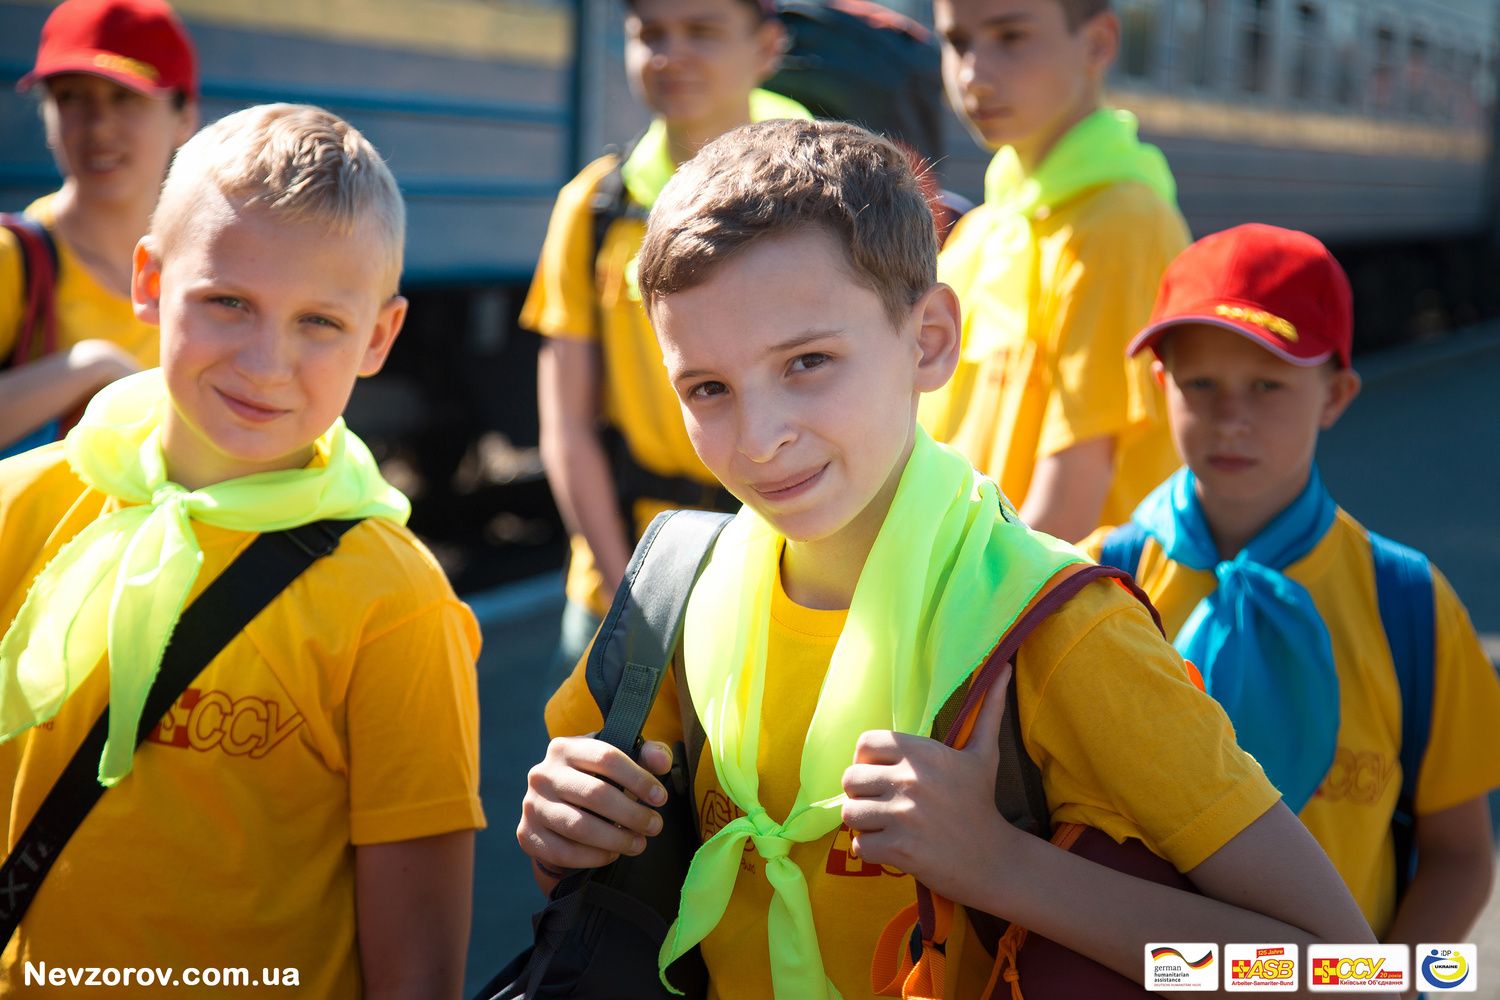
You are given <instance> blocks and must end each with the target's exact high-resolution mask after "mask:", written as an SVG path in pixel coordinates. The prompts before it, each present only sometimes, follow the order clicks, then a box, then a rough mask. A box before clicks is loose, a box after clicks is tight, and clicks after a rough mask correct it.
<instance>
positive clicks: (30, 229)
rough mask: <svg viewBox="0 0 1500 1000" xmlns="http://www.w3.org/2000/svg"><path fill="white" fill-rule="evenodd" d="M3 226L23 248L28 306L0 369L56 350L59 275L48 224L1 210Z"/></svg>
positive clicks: (54, 242) (24, 309)
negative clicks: (56, 292)
mask: <svg viewBox="0 0 1500 1000" xmlns="http://www.w3.org/2000/svg"><path fill="white" fill-rule="evenodd" d="M0 229H5V230H8V231H9V232H10V233H11V235H12V236H14V237H15V239H16V243H17V244H19V246H20V248H21V288H22V294H23V296H24V299H25V306H24V308H23V309H22V311H21V326H20V328H19V329H18V330H17V331H16V341H15V345H14V348H13V349H12V351H11V353H10V356H9V357H8V358H4V359H0V369H3V368H8V367H12V366H14V365H20V364H24V363H26V362H27V361H30V360H32V358H33V357H45V356H46V355H48V354H51V353H52V352H53V351H54V350H56V349H57V309H56V301H55V299H56V296H55V291H56V288H57V277H58V254H57V241H56V240H54V239H53V238H52V233H51V231H50V230H48V229H47V227H46V226H44V225H42V224H41V223H40V222H38V221H37V220H36V219H33V218H31V217H30V216H26V215H12V214H9V213H0Z"/></svg>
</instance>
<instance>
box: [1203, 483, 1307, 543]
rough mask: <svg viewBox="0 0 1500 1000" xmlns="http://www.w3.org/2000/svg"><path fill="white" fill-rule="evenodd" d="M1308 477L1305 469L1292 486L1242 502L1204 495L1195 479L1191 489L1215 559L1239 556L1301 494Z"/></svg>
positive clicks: (1205, 493)
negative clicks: (1211, 544)
mask: <svg viewBox="0 0 1500 1000" xmlns="http://www.w3.org/2000/svg"><path fill="white" fill-rule="evenodd" d="M1311 476H1312V470H1311V469H1308V470H1307V473H1306V474H1305V475H1304V476H1302V478H1301V479H1300V480H1296V481H1295V487H1287V488H1285V489H1282V490H1278V491H1275V492H1273V493H1268V494H1266V495H1265V496H1264V497H1255V498H1253V499H1250V500H1243V501H1241V500H1232V499H1226V498H1224V497H1216V496H1214V495H1212V494H1210V493H1207V492H1206V491H1205V490H1204V489H1203V481H1202V480H1198V481H1197V484H1196V486H1195V489H1196V490H1197V493H1198V502H1199V504H1200V506H1201V507H1202V509H1203V520H1204V521H1205V522H1206V523H1207V525H1208V533H1209V535H1210V536H1211V537H1212V538H1213V540H1214V547H1215V548H1216V549H1218V552H1219V558H1220V559H1233V558H1234V557H1235V556H1237V555H1239V553H1240V551H1241V550H1242V549H1244V547H1245V546H1246V545H1249V544H1250V542H1251V541H1253V540H1254V539H1255V537H1256V536H1257V535H1259V534H1260V533H1261V532H1262V531H1264V530H1265V528H1266V525H1268V524H1270V523H1271V522H1272V521H1274V520H1275V519H1276V517H1277V515H1279V514H1280V513H1281V512H1282V511H1284V510H1286V509H1287V508H1288V507H1290V506H1291V505H1292V503H1293V502H1294V501H1296V499H1297V498H1298V497H1299V496H1301V495H1302V491H1303V490H1305V489H1306V488H1307V483H1308V480H1309V478H1311Z"/></svg>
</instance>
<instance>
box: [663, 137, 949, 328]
mask: <svg viewBox="0 0 1500 1000" xmlns="http://www.w3.org/2000/svg"><path fill="white" fill-rule="evenodd" d="M808 229H822V230H824V231H826V232H827V233H828V234H829V235H831V236H832V237H833V238H834V240H835V241H836V242H837V243H838V245H839V247H840V248H842V249H843V251H844V264H845V266H846V270H847V271H848V273H849V276H850V277H851V278H853V279H854V280H855V281H856V282H858V283H859V284H861V285H863V286H864V287H866V288H868V289H870V290H871V291H872V292H874V293H875V294H876V295H878V296H880V300H881V304H882V305H883V306H884V307H885V311H886V315H887V316H889V317H890V320H891V323H892V325H899V324H900V323H902V322H903V321H904V320H905V318H906V316H907V315H908V314H909V313H910V312H911V307H912V306H913V305H914V304H915V303H916V301H917V300H918V299H919V298H921V297H922V295H923V294H924V293H925V292H926V291H927V290H928V289H929V288H931V287H932V286H933V284H934V282H936V281H937V238H936V235H935V233H934V230H933V221H932V210H931V208H929V207H928V204H927V199H926V197H925V196H924V195H923V194H922V189H921V187H920V186H919V185H918V183H917V179H916V177H915V176H913V174H912V171H911V167H910V165H909V163H908V161H907V158H906V155H905V154H904V153H902V152H901V151H900V150H899V149H897V148H896V147H895V146H894V145H893V144H892V143H890V142H888V141H886V140H885V139H882V138H880V137H879V136H876V135H873V134H871V133H870V132H867V131H865V130H864V129H862V128H859V127H858V126H856V125H848V124H845V123H843V122H828V121H790V120H777V121H764V122H757V123H755V124H752V125H744V126H741V127H740V128H737V129H734V130H733V131H731V132H726V133H725V134H724V135H722V136H720V137H719V138H717V139H715V140H714V141H713V142H710V143H709V144H708V145H706V146H704V147H703V149H702V150H701V151H700V152H699V153H698V155H697V156H695V157H693V158H692V159H691V160H689V161H688V162H687V163H684V164H683V165H682V166H681V168H679V169H678V171H677V173H676V175H675V176H674V177H673V178H672V181H671V183H669V184H668V185H667V187H666V190H664V191H663V192H662V195H661V197H660V198H659V199H658V200H657V203H656V207H655V208H654V209H652V212H651V219H650V222H649V223H648V224H647V227H646V242H645V245H644V246H643V247H642V249H641V255H640V261H639V264H640V287H641V294H642V297H643V298H644V299H645V302H646V305H647V307H648V308H650V307H652V306H653V305H654V304H655V303H656V301H657V300H659V299H661V298H662V297H663V296H667V295H671V294H673V293H674V292H680V291H686V290H687V289H689V288H693V287H696V286H698V285H701V284H703V282H705V281H707V280H708V279H709V277H710V276H711V275H712V274H713V271H714V269H715V268H716V267H718V266H719V265H720V264H722V263H723V262H724V261H726V260H728V259H730V258H731V257H733V256H734V255H735V254H737V253H739V252H740V251H741V250H744V249H745V248H746V247H747V246H749V245H751V244H752V243H754V242H756V241H757V240H762V239H766V238H768V237H774V236H785V235H788V234H791V233H795V232H799V231H802V230H808ZM767 292H768V293H770V292H774V289H767Z"/></svg>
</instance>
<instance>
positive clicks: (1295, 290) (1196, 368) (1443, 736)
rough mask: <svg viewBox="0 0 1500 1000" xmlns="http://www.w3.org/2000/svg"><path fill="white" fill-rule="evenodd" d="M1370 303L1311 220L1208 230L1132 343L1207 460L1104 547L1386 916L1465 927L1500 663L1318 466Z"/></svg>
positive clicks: (1423, 571)
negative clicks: (1147, 355) (1358, 298)
mask: <svg viewBox="0 0 1500 1000" xmlns="http://www.w3.org/2000/svg"><path fill="white" fill-rule="evenodd" d="M1352 312H1353V310H1352V297H1351V294H1350V290H1349V282H1348V279H1347V278H1346V277H1345V275H1344V272H1343V270H1342V269H1341V268H1340V267H1339V265H1338V262H1337V261H1335V260H1334V258H1333V256H1332V255H1331V254H1330V253H1329V252H1328V250H1327V249H1326V248H1325V247H1324V246H1323V245H1322V244H1321V243H1319V242H1318V241H1317V240H1315V239H1314V238H1312V237H1311V236H1308V235H1307V234H1305V233H1299V232H1292V231H1289V230H1285V229H1278V228H1275V227H1272V226H1263V225H1249V226H1240V227H1238V228H1235V229H1231V230H1228V231H1226V232H1222V233H1216V234H1214V235H1212V236H1209V237H1207V238H1205V239H1203V240H1200V241H1199V242H1197V243H1195V244H1193V245H1192V246H1191V247H1189V248H1188V249H1187V250H1186V251H1184V252H1183V253H1182V255H1181V256H1179V257H1178V258H1177V260H1176V261H1174V262H1173V264H1172V265H1171V267H1170V268H1169V269H1168V270H1167V273H1166V275H1165V276H1164V278H1163V280H1162V286H1161V293H1160V295H1159V296H1158V298H1157V302H1156V308H1155V310H1154V313H1153V315H1152V317H1151V322H1150V325H1148V326H1147V327H1146V329H1145V330H1143V331H1142V332H1141V333H1140V334H1138V335H1137V336H1136V337H1135V339H1134V340H1133V341H1132V342H1131V344H1130V346H1129V352H1130V354H1132V355H1135V354H1138V353H1139V352H1141V351H1144V350H1146V349H1148V348H1149V349H1151V350H1152V351H1153V352H1154V353H1155V355H1156V361H1155V364H1154V366H1153V367H1154V371H1155V373H1156V378H1157V380H1158V381H1159V382H1160V383H1161V385H1162V387H1163V388H1164V389H1165V390H1166V397H1167V413H1168V418H1169V421H1170V423H1171V428H1172V437H1173V441H1174V443H1175V444H1176V447H1177V452H1178V454H1179V455H1180V456H1181V457H1182V460H1183V461H1184V462H1185V463H1186V467H1185V468H1183V469H1181V470H1180V471H1178V472H1177V473H1176V474H1175V475H1173V476H1172V478H1170V479H1168V480H1167V481H1166V482H1165V483H1163V484H1162V485H1161V486H1160V487H1158V488H1157V489H1156V491H1155V492H1153V493H1152V494H1151V495H1150V496H1149V497H1147V498H1146V500H1145V501H1143V502H1142V503H1141V505H1140V506H1139V507H1138V508H1137V509H1136V511H1135V513H1134V515H1133V516H1132V518H1131V521H1130V522H1129V523H1128V524H1127V525H1125V526H1123V527H1121V528H1116V529H1113V530H1112V531H1101V532H1099V533H1097V534H1096V535H1095V536H1093V538H1092V539H1091V540H1090V544H1089V547H1090V548H1091V550H1092V552H1093V553H1094V554H1095V555H1097V556H1098V557H1099V559H1100V561H1101V562H1104V563H1108V564H1111V565H1116V566H1120V567H1122V568H1124V569H1128V570H1130V571H1131V572H1133V573H1135V575H1136V578H1137V579H1138V580H1139V581H1140V583H1141V585H1142V586H1143V587H1144V588H1145V590H1146V592H1147V593H1148V594H1149V595H1150V596H1151V599H1152V600H1153V601H1154V602H1155V603H1156V606H1157V608H1158V609H1159V610H1160V612H1161V615H1162V619H1163V622H1164V623H1165V625H1166V627H1167V631H1168V634H1169V635H1172V636H1173V637H1174V640H1173V641H1174V645H1176V647H1177V648H1178V650H1180V651H1181V652H1182V653H1183V655H1184V656H1185V657H1187V658H1188V659H1190V660H1192V661H1193V662H1194V663H1196V664H1197V665H1198V667H1199V668H1200V669H1201V671H1202V673H1203V676H1204V680H1205V683H1206V685H1207V688H1208V691H1209V693H1210V694H1212V695H1214V696H1215V697H1216V698H1218V700H1219V701H1220V702H1221V703H1222V704H1223V705H1224V707H1225V710H1226V711H1227V712H1228V714H1229V717H1230V719H1231V720H1232V721H1233V722H1234V725H1235V734H1236V737H1237V739H1238V740H1239V742H1240V745H1241V746H1242V747H1244V748H1245V749H1246V750H1248V751H1250V752H1251V753H1252V754H1254V755H1255V756H1256V758H1257V759H1259V760H1260V762H1261V765H1262V766H1263V767H1264V768H1265V770H1266V773H1267V775H1268V776H1269V777H1270V778H1271V780H1272V781H1273V782H1274V783H1275V784H1276V785H1277V787H1278V788H1279V789H1280V790H1281V792H1282V794H1283V796H1284V798H1285V799H1286V801H1287V804H1288V805H1289V806H1290V807H1291V808H1292V809H1293V810H1295V811H1297V813H1298V814H1299V816H1300V818H1301V819H1302V821H1303V822H1304V823H1305V824H1306V825H1307V827H1308V828H1309V829H1310V830H1311V831H1312V833H1313V835H1314V836H1315V837H1316V838H1317V839H1318V842H1319V843H1320V844H1321V845H1322V846H1323V849H1324V850H1325V851H1327V852H1328V855H1329V857H1330V858H1331V859H1332V860H1333V862H1334V865H1335V867H1337V868H1338V870H1339V873H1340V874H1341V875H1342V876H1343V878H1344V881H1345V882H1346V883H1347V884H1348V886H1349V889H1350V891H1351V892H1352V893H1353V894H1354V897H1355V899H1356V901H1358V903H1359V904H1360V907H1361V909H1362V910H1363V911H1364V914H1365V917H1366V919H1368V920H1369V921H1370V925H1371V927H1373V928H1374V930H1375V931H1376V933H1377V934H1379V935H1380V936H1381V938H1382V939H1383V940H1386V941H1392V942H1406V943H1410V944H1417V943H1419V942H1424V941H1462V940H1464V938H1465V936H1466V934H1467V933H1468V931H1469V930H1470V928H1471V927H1472V925H1473V921H1474V919H1475V918H1476V917H1477V915H1478V914H1479V912H1480V910H1481V909H1482V908H1483V907H1484V904H1485V901H1486V899H1487V897H1488V895H1489V887H1490V879H1491V867H1492V860H1491V844H1490V823H1489V808H1488V803H1487V801H1486V798H1485V796H1486V793H1487V792H1488V791H1489V790H1490V789H1492V788H1495V787H1497V786H1500V731H1497V729H1496V728H1495V726H1494V720H1495V719H1496V718H1500V682H1497V680H1496V675H1495V671H1494V669H1493V668H1492V667H1491V665H1490V663H1489V662H1488V660H1487V659H1486V657H1485V655H1484V652H1483V650H1482V648H1481V647H1480V644H1479V640H1478V637H1477V636H1476V635H1475V632H1474V627H1473V626H1472V625H1471V624H1470V622H1469V618H1468V615H1467V613H1466V612H1465V611H1464V608H1463V605H1462V604H1461V603H1460V602H1459V600H1458V598H1457V596H1455V594H1454V592H1453V590H1452V588H1451V587H1450V586H1449V584H1448V582H1447V580H1445V579H1444V578H1443V576H1442V574H1440V573H1439V572H1438V571H1437V570H1436V569H1435V568H1434V567H1432V566H1431V565H1430V564H1429V563H1428V562H1427V560H1426V558H1425V557H1424V556H1422V555H1421V553H1418V552H1416V551H1414V550H1412V549H1409V548H1407V547H1405V546H1402V545H1399V544H1397V543H1395V542H1392V541H1390V540H1388V539H1385V538H1382V537H1380V536H1378V535H1376V534H1374V533H1372V532H1368V531H1366V529H1365V528H1363V527H1361V526H1360V525H1359V523H1358V522H1356V521H1355V520H1354V519H1353V518H1352V517H1350V516H1349V514H1348V513H1347V512H1345V511H1343V510H1341V509H1340V508H1339V507H1338V506H1337V504H1335V503H1334V501H1333V499H1332V497H1330V496H1329V495H1328V492H1327V491H1326V490H1325V489H1324V487H1323V483H1322V481H1321V479H1320V478H1319V476H1318V469H1317V465H1316V463H1315V461H1314V456H1315V451H1316V448H1317V442H1318V432H1319V431H1321V430H1324V429H1326V428H1328V427H1331V426H1333V424H1334V423H1335V422H1336V421H1337V420H1338V419H1339V417H1340V416H1341V415H1342V414H1343V412H1344V410H1345V409H1346V408H1347V407H1348V406H1349V404H1350V403H1351V402H1353V400H1354V398H1355V396H1356V395H1358V393H1359V386H1360V382H1359V376H1358V375H1356V374H1355V373H1354V371H1353V369H1352V368H1351V367H1350V346H1351V342H1352V339H1353V321H1352Z"/></svg>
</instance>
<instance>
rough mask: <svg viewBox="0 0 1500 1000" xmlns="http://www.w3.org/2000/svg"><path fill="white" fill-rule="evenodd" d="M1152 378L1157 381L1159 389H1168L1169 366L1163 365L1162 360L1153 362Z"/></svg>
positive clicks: (1158, 359)
mask: <svg viewBox="0 0 1500 1000" xmlns="http://www.w3.org/2000/svg"><path fill="white" fill-rule="evenodd" d="M1151 377H1152V378H1154V379H1156V387H1157V388H1158V389H1166V387H1167V366H1166V365H1164V364H1162V363H1161V358H1157V359H1156V360H1155V361H1153V362H1151Z"/></svg>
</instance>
